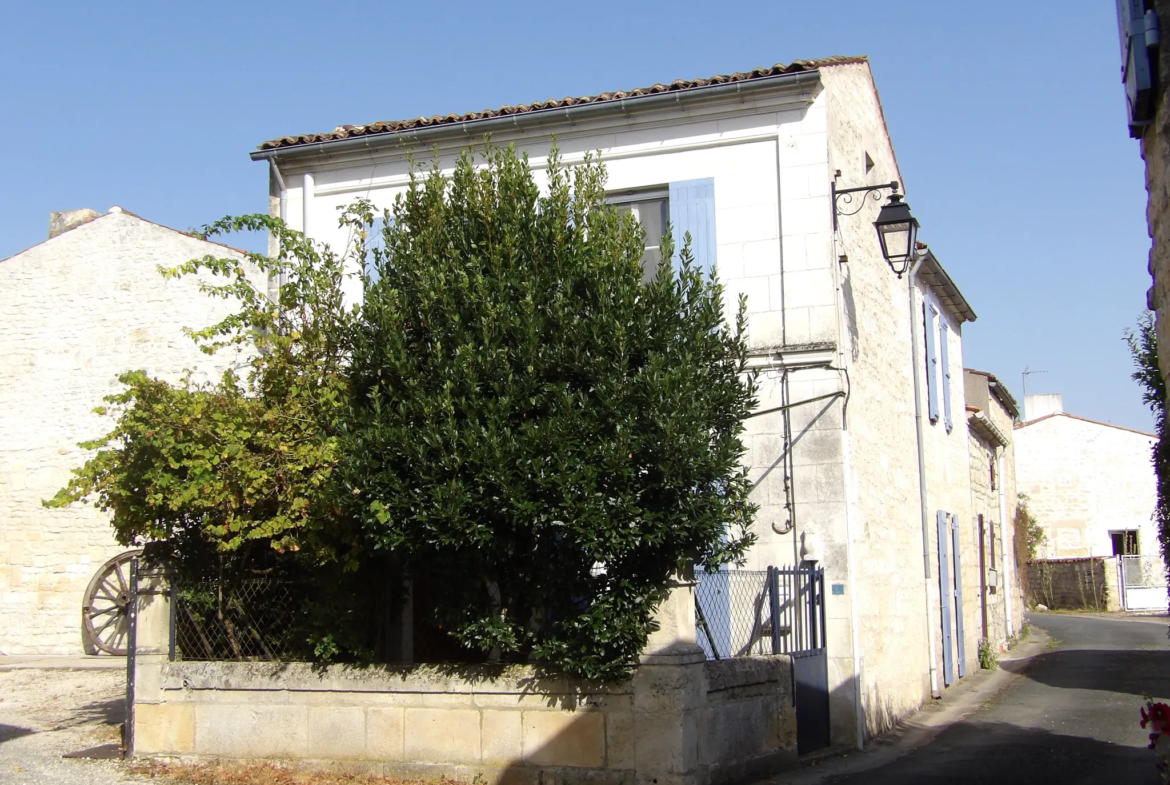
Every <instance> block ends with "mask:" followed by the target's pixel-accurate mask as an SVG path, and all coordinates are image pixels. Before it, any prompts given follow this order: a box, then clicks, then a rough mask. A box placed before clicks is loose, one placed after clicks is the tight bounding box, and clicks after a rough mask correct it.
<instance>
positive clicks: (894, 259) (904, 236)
mask: <svg viewBox="0 0 1170 785" xmlns="http://www.w3.org/2000/svg"><path fill="white" fill-rule="evenodd" d="M873 225H874V228H875V229H877V233H878V242H879V243H880V244H881V247H882V256H883V257H885V260H886V262H887V263H888V264H889V265H890V267H891V268H892V269H893V270H894V272H896V273H898V275H899V276H901V275H902V273H904V272H905V271H906V269H907V268H908V267H909V264H910V261H911V260H912V259H913V258H914V247H915V243H916V241H917V239H918V221H917V219H915V218H914V216H913V215H911V214H910V205H908V204H906V203H905V202H903V201H902V195H901V194H897V193H895V194H891V195H890V201H889V203H888V204H884V205H882V210H881V212H880V213H878V217H877V220H876V221H874V222H873Z"/></svg>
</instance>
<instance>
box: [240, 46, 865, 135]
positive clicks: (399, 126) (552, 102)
mask: <svg viewBox="0 0 1170 785" xmlns="http://www.w3.org/2000/svg"><path fill="white" fill-rule="evenodd" d="M868 61H869V58H867V57H865V56H858V57H845V56H841V55H836V56H833V57H826V58H822V59H819V60H793V61H792V62H791V63H789V64H788V65H784V64H783V63H777V64H776V65H774V66H772V67H771V68H755V69H753V70H751V71H737V72H736V73H734V74H719V75H716V76H712V77H711V78H709V79H691V80H688V79H676V80H675V81H673V82H671V83H670V84H655V85H651V86H650V87H638V88H635V89H633V90H620V91H617V92H611V93H601V94H599V95H589V96H583V97H580V98H573V97H565V98H550V99H549V100H547V101H536V102H534V103H530V104H517V105H516V106H501V107H500V108H499V109H485V110H483V111H482V112H469V113H467V114H446V115H432V116H430V117H415V118H411V119H408V120H381V121H378V122H376V123H369V124H367V125H339V126H337V128H334V129H333V130H332V131H329V132H326V133H319V134H300V135H296V136H282V137H280V138H279V139H271V140H269V141H267V142H264V143H263V144H262V145H260V147H259V149H260V150H274V149H277V148H281V147H296V146H298V145H305V144H318V143H321V142H334V141H338V140H340V139H349V138H352V137H355V136H375V135H377V134H388V133H395V132H398V131H407V130H413V129H416V128H429V127H432V126H441V125H454V124H456V123H465V122H468V121H471V120H485V119H488V118H492V117H507V116H510V115H522V114H529V113H531V112H539V111H542V110H547V109H563V108H565V107H570V106H579V105H581V104H596V103H603V102H606V101H618V100H623V99H628V98H638V97H641V96H645V95H655V94H657V93H673V92H679V91H684V90H693V89H695V88H699V87H707V86H710V85H717V84H729V83H732V82H747V81H751V80H753V79H763V78H766V77H769V76H780V75H782V74H793V73H800V72H802V71H815V70H817V69H818V68H824V67H827V66H834V65H846V64H849V63H865V62H868Z"/></svg>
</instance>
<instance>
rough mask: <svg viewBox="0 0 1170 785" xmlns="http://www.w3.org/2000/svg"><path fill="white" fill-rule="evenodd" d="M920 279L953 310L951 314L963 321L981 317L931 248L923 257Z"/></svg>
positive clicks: (948, 308) (919, 271) (919, 273)
mask: <svg viewBox="0 0 1170 785" xmlns="http://www.w3.org/2000/svg"><path fill="white" fill-rule="evenodd" d="M918 277H919V279H920V280H921V281H922V282H923V283H924V284H926V285H927V286H929V287H930V288H931V289H933V290H934V293H935V294H936V295H937V296H938V299H939V301H941V302H942V304H943V306H945V307H946V308H947V310H949V311H950V312H951V314H952V315H953V316H954V317H955V318H956V319H958V320H959V322H960V324H961V323H962V322H973V321H975V320H976V319H978V318H979V317H978V316H977V315H976V314H975V310H974V309H973V308H972V307H971V304H970V303H968V302H967V298H966V297H964V296H963V293H962V292H960V291H959V287H958V286H957V285H956V284H955V282H954V280H953V279H952V278H951V276H950V275H948V274H947V271H946V270H945V269H943V266H942V264H941V263H940V262H939V260H938V258H937V257H936V256H935V255H934V252H933V251H931V250H930V249H929V248H928V249H927V250H926V255H925V256H924V257H923V259H922V266H921V267H920V268H919V270H918Z"/></svg>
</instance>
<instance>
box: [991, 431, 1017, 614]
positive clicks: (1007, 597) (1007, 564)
mask: <svg viewBox="0 0 1170 785" xmlns="http://www.w3.org/2000/svg"><path fill="white" fill-rule="evenodd" d="M1006 449H1007V448H1006V447H1000V448H999V449H998V450H996V451H995V473H996V475H997V476H998V478H999V483H998V485H997V487H998V488H999V540H1000V548H999V552H1000V554H1001V557H1002V561H1003V593H1004V608H1005V609H1006V621H1007V634H1008V636H1009V637H1010V636H1012V635H1014V634H1015V631H1016V630H1015V622H1014V620H1013V619H1012V562H1014V561H1015V558H1016V552H1015V548H1014V547H1013V548H1012V552H1011V555H1010V556H1009V555H1008V549H1007V529H1008V512H1007V491H1006V490H1005V489H1004V479H1003V463H1004V461H1003V454H1004V451H1005V450H1006ZM1013 523H1014V521H1013ZM1015 539H1016V538H1015V537H1014V536H1013V537H1012V542H1013V545H1014V543H1015Z"/></svg>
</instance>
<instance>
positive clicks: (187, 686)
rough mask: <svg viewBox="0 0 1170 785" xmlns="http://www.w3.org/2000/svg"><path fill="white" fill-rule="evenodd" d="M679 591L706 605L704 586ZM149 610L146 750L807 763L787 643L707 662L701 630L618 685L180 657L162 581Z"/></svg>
mask: <svg viewBox="0 0 1170 785" xmlns="http://www.w3.org/2000/svg"><path fill="white" fill-rule="evenodd" d="M673 594H677V595H679V596H678V597H677V598H674V597H672V599H671V600H669V601H668V602H667V603H666V605H669V606H673V605H677V606H678V607H679V608H680V609H681V608H682V607H683V606H685V605H686V604H687V603H688V602H689V604H690V607H691V608H693V603H694V599H693V594H692V593H691V591H690V587H684V589H682V590H677V591H675V592H673ZM675 600H677V602H675ZM662 610H663V609H660V613H659V617H660V618H661V619H662V620H663V626H664V627H667V628H669V627H670V626H671V625H670V618H669V616H668V615H664V614H663V613H662ZM138 612H139V622H138V646H137V660H136V667H135V696H134V708H133V715H132V722H131V744H132V753H133V755H135V756H139V757H149V758H162V759H179V760H213V759H236V760H257V759H274V760H285V761H291V762H293V763H295V764H297V765H301V766H306V767H312V768H331V769H341V770H345V771H351V772H354V773H368V774H381V775H384V776H392V777H402V778H408V777H426V778H435V777H440V776H443V777H449V778H453V779H458V780H464V781H472V780H483V781H485V782H486V783H492V784H494V783H508V785H511V783H517V785H547V784H548V783H549V782H555V783H557V785H570V783H589V784H590V785H730V783H737V782H745V781H750V780H755V779H759V778H761V777H763V776H766V775H769V774H774V773H776V772H777V771H782V770H784V769H786V768H793V767H796V766H797V765H798V759H797V753H796V709H795V705H794V700H793V690H792V663H791V659H790V658H789V657H788V656H787V655H780V656H767V657H750V658H738V659H731V660H723V661H719V662H706V661H705V660H704V657H703V653H702V650H700V649H699V648H698V647H697V646H695V645H694V644H693V638H692V641H689V642H688V641H685V640H681V641H676V643H675V645H673V646H668V647H665V648H663V647H659V648H656V649H653V651H655V652H656V653H654V654H649V655H644V656H643V658H642V664H641V665H640V666H639V667H638V668H637V669H636V670H635V672H634V675H633V676H632V677H631V678H630V679H629V680H628V681H626V682H623V683H616V684H610V685H606V684H597V683H592V682H586V681H580V680H573V679H569V678H565V677H561V676H557V675H555V674H553V675H550V674H549V673H548V672H546V671H543V670H541V669H539V668H537V667H534V666H528V665H513V666H486V665H484V666H466V665H449V666H443V665H414V666H405V665H404V666H376V667H370V668H357V667H351V666H331V667H327V668H315V667H314V666H313V665H311V664H308V663H254V662H182V661H179V662H170V661H168V659H167V654H166V652H167V640H168V630H167V620H168V617H169V602H168V597H167V592H166V590H165V584H164V583H163V579H162V578H161V577H159V576H145V578H144V581H143V584H142V585H141V586H140V593H139V601H138ZM691 631H692V635H693V620H692V626H691Z"/></svg>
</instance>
